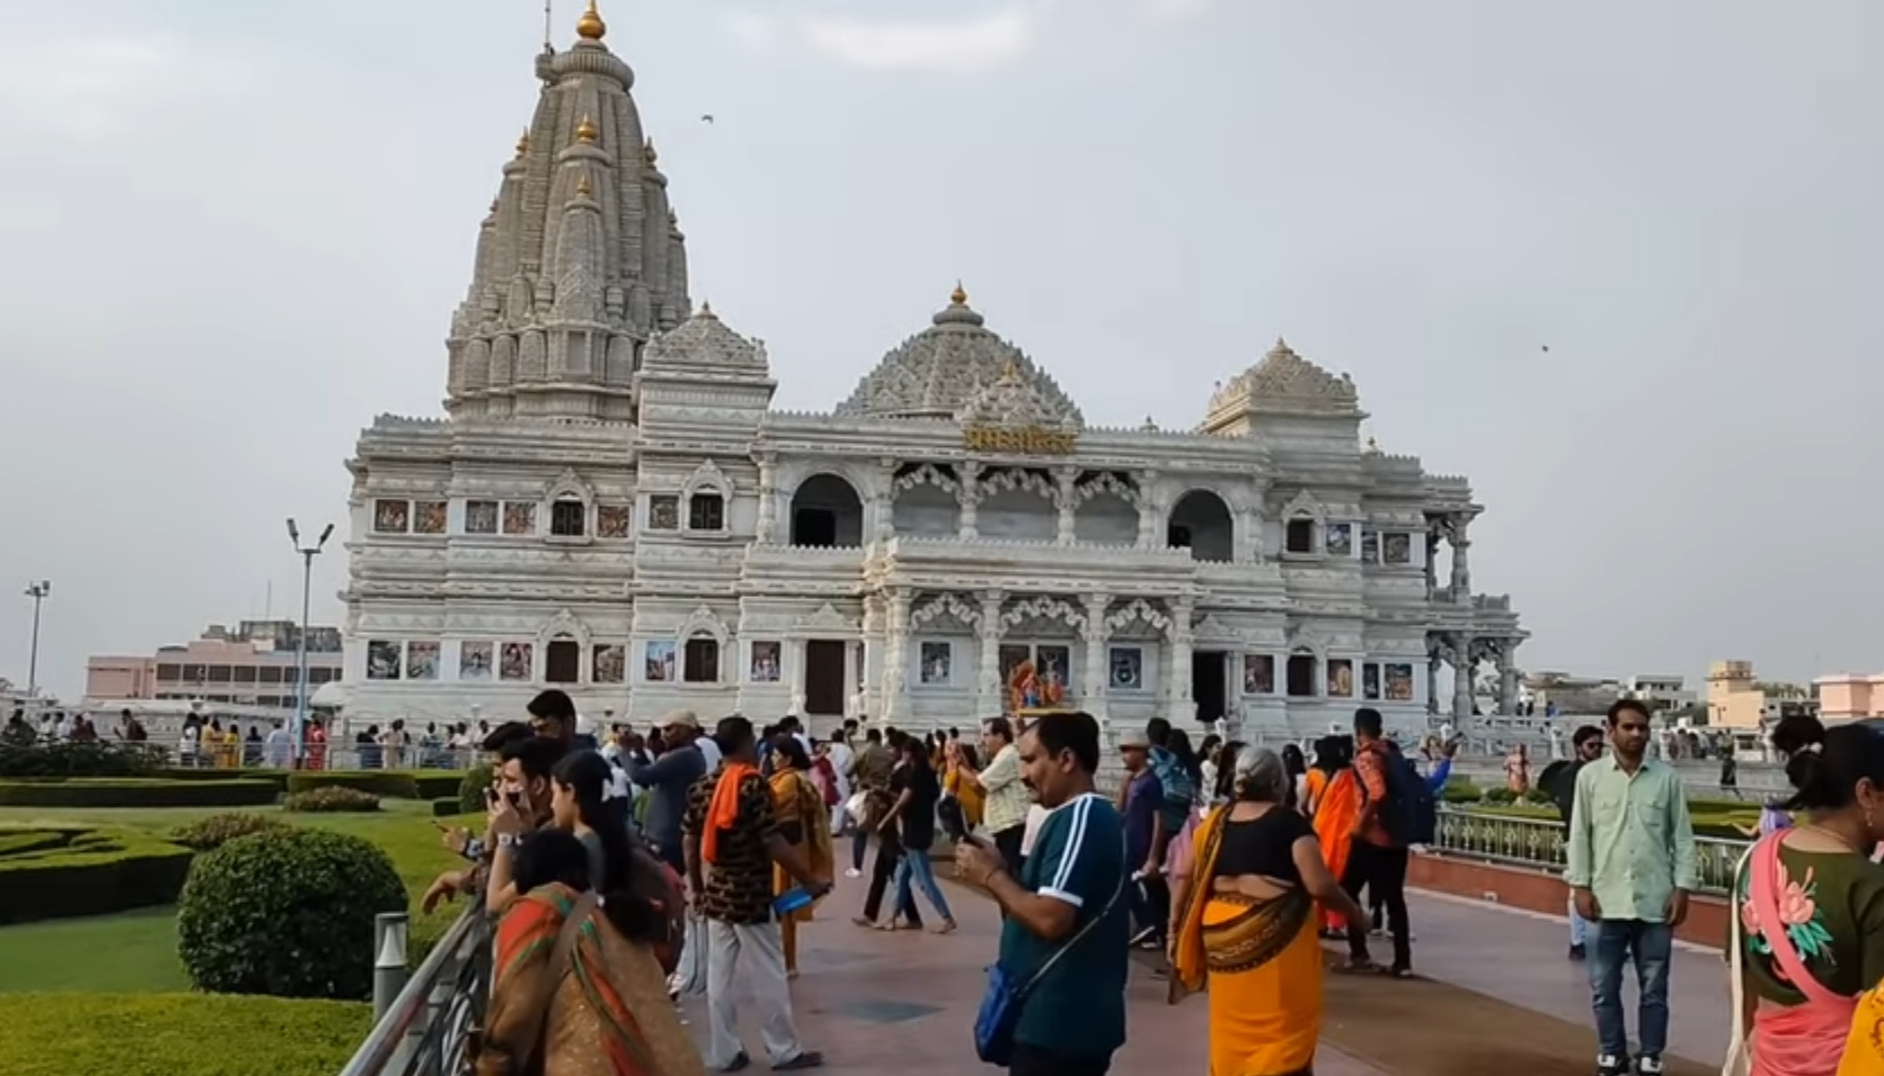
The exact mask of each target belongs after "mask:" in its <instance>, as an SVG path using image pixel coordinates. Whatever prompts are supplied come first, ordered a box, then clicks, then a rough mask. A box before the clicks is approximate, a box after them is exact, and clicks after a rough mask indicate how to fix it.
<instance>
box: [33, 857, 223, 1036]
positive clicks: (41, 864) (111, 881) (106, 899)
mask: <svg viewBox="0 0 1884 1076" xmlns="http://www.w3.org/2000/svg"><path fill="white" fill-rule="evenodd" d="M36 832H39V833H41V834H57V835H58V840H57V843H47V842H45V841H43V840H42V841H41V843H39V844H38V845H37V846H34V847H31V848H30V849H28V850H25V851H16V852H13V853H9V854H3V855H0V924H4V923H30V922H34V921H36V920H40V919H61V918H69V917H72V916H81V915H105V914H108V913H111V912H122V911H129V910H130V909H132V908H148V907H151V906H153V905H161V904H174V903H175V902H176V899H177V894H179V893H181V892H182V891H183V881H184V879H185V878H186V877H188V876H189V872H190V858H191V856H192V855H193V853H192V852H191V851H190V850H189V849H187V848H182V847H179V846H178V845H174V844H171V843H169V842H168V841H162V840H158V839H157V838H155V837H152V836H149V835H147V834H143V833H139V832H136V831H134V830H46V831H36ZM4 1037H5V1036H0V1038H4Z"/></svg>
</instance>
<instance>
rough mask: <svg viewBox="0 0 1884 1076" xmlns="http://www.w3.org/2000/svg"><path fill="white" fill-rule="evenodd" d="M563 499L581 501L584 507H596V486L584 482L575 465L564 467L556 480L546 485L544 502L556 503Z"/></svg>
mask: <svg viewBox="0 0 1884 1076" xmlns="http://www.w3.org/2000/svg"><path fill="white" fill-rule="evenodd" d="M563 500H569V501H581V502H582V507H583V508H584V509H589V508H593V507H595V488H594V487H593V486H591V485H589V484H588V483H587V482H584V481H583V480H582V476H581V475H579V474H577V473H576V469H575V468H574V467H565V468H563V473H562V474H559V475H557V476H556V479H555V481H553V482H551V483H550V484H549V485H548V486H546V487H544V491H543V503H544V504H555V503H556V502H557V501H563Z"/></svg>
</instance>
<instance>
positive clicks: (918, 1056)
mask: <svg viewBox="0 0 1884 1076" xmlns="http://www.w3.org/2000/svg"><path fill="white" fill-rule="evenodd" d="M946 869H947V868H944V870H945V871H946ZM863 888H864V887H863V884H862V880H855V881H853V880H849V879H844V880H840V883H839V885H838V890H837V892H836V893H835V894H833V896H832V897H831V898H830V899H829V900H828V901H827V902H826V904H825V910H824V911H823V913H822V915H823V918H821V919H820V920H819V921H818V922H816V923H813V924H810V925H809V926H807V927H805V928H804V930H803V933H802V935H801V947H802V949H803V957H802V970H803V974H802V976H801V977H800V978H799V979H798V981H797V982H796V983H795V984H794V987H793V998H794V1002H795V1005H796V1011H797V1018H798V1026H799V1031H800V1034H801V1036H802V1038H803V1040H804V1042H805V1044H806V1045H807V1046H808V1047H810V1048H812V1049H818V1050H822V1051H824V1053H825V1055H826V1057H827V1058H828V1060H829V1065H828V1071H831V1072H833V1073H859V1074H861V1073H873V1074H880V1073H884V1072H895V1073H897V1074H898V1076H944V1074H947V1076H958V1074H963V1073H974V1072H978V1071H989V1072H992V1071H993V1070H990V1069H986V1068H985V1067H984V1066H982V1065H981V1064H980V1063H979V1062H978V1061H977V1060H976V1059H975V1056H974V1047H973V1043H972V1041H971V1038H970V1028H971V1027H972V1024H973V1021H974V1011H975V1006H976V1004H977V1002H978V1001H979V1000H980V996H981V988H982V984H983V982H984V976H983V972H982V969H983V968H984V967H985V966H986V965H987V964H988V962H989V961H990V960H991V959H992V958H993V954H994V952H995V948H996V935H997V932H998V929H999V917H998V916H997V915H996V913H995V910H994V907H993V905H992V904H991V903H990V902H988V901H987V900H985V899H984V898H981V897H979V896H977V895H976V894H974V893H973V892H971V891H969V890H967V889H964V888H962V887H960V886H956V885H947V884H945V885H944V887H943V890H944V895H945V896H946V897H947V898H948V900H949V901H950V903H951V904H952V905H953V907H954V911H955V913H956V918H957V920H958V921H959V922H960V924H961V929H960V930H959V931H958V932H957V933H955V934H953V935H950V936H947V937H940V936H936V935H932V934H914V933H906V932H898V933H894V934H886V933H881V932H878V931H873V930H864V929H862V928H859V927H856V926H854V925H852V924H851V922H850V916H851V915H852V914H853V913H854V912H855V911H856V910H857V908H859V907H860V906H861V904H862V900H863ZM925 912H926V909H925ZM1412 917H1413V922H1414V934H1415V937H1416V939H1417V940H1416V944H1415V948H1414V963H1415V965H1416V967H1417V968H1418V970H1419V972H1420V974H1421V976H1422V979H1421V980H1420V981H1415V982H1394V981H1390V980H1384V979H1383V980H1376V979H1372V978H1367V979H1360V978H1354V977H1349V976H1330V977H1329V979H1328V985H1327V1005H1328V1010H1327V1011H1328V1016H1327V1024H1326V1027H1325V1029H1324V1035H1323V1047H1322V1051H1321V1054H1320V1056H1319V1057H1318V1058H1317V1061H1316V1066H1315V1071H1316V1073H1317V1074H1318V1076H1456V1074H1457V1073H1460V1072H1475V1071H1494V1070H1496V1071H1509V1072H1522V1073H1524V1074H1525V1076H1586V1074H1587V1073H1588V1072H1589V1071H1590V1070H1591V1067H1592V1063H1593V1059H1594V1054H1595V1043H1594V1040H1593V1038H1592V1036H1591V1033H1590V1030H1589V1028H1590V1019H1589V987H1588V984H1587V979H1586V977H1585V974H1584V969H1583V966H1582V965H1579V964H1572V963H1570V962H1569V961H1568V960H1566V959H1564V955H1565V947H1566V937H1565V927H1564V925H1563V923H1562V922H1561V921H1556V920H1550V919H1546V918H1543V917H1538V916H1532V915H1527V914H1525V913H1519V912H1512V911H1509V910H1506V909H1502V908H1496V907H1490V906H1485V905H1478V904H1472V903H1468V902H1464V901H1459V900H1454V899H1451V898H1442V897H1434V896H1428V895H1424V894H1416V895H1414V897H1413V900H1412ZM1673 974H1674V979H1673V983H1674V989H1673V998H1672V1001H1673V1009H1674V1026H1673V1029H1672V1034H1671V1038H1672V1042H1671V1050H1672V1052H1673V1053H1674V1054H1676V1055H1678V1057H1677V1058H1674V1059H1671V1065H1670V1072H1671V1073H1672V1074H1675V1076H1703V1074H1705V1073H1708V1072H1717V1071H1719V1067H1720V1063H1721V1059H1722V1054H1723V1052H1724V1047H1725V1044H1726V1036H1727V1027H1726V1010H1727V999H1726V991H1725V983H1724V981H1723V976H1722V969H1721V963H1720V958H1719V957H1718V955H1716V954H1712V953H1701V952H1698V951H1693V950H1685V949H1684V950H1681V951H1678V952H1677V954H1676V966H1675V969H1674V973H1673ZM1164 996H1165V993H1164V983H1163V982H1162V981H1160V980H1158V979H1155V978H1154V977H1153V976H1152V973H1151V968H1150V966H1149V965H1148V964H1144V963H1141V964H1140V965H1138V966H1136V967H1135V968H1134V972H1133V977H1132V985H1131V988H1130V1003H1131V1007H1130V1011H1129V1017H1128V1020H1129V1024H1128V1026H1129V1037H1130V1041H1129V1042H1128V1043H1127V1044H1126V1046H1125V1048H1124V1049H1123V1050H1122V1051H1120V1053H1119V1055H1118V1057H1117V1060H1116V1061H1115V1063H1114V1065H1113V1072H1115V1073H1120V1074H1131V1073H1153V1072H1155V1073H1168V1074H1169V1076H1190V1074H1198V1076H1201V1074H1202V1073H1204V1072H1206V1071H1207V1069H1208V1063H1207V1061H1206V1056H1205V1041H1206V1026H1205V1025H1206V1012H1205V1001H1204V999H1203V998H1193V999H1191V1000H1189V1001H1187V1002H1186V1003H1184V1004H1182V1005H1178V1006H1176V1007H1172V1006H1168V1005H1166V1004H1165V1001H1164ZM1629 1008H1630V1012H1631V1017H1630V1019H1631V1023H1632V1024H1633V1022H1634V1017H1633V1009H1634V1005H1633V1002H1632V1001H1631V1002H1630V1004H1629ZM689 1014H690V1017H691V1018H692V1019H693V1020H694V1021H695V1022H696V1023H697V1024H698V1023H702V1022H704V1020H705V1013H704V1011H703V1009H702V1007H701V1005H700V1004H699V1002H697V1001H695V1002H693V1003H691V1004H690V1006H689ZM744 1015H746V1020H745V1024H746V1026H745V1027H744V1029H743V1030H744V1038H745V1040H746V1042H747V1043H748V1048H749V1049H751V1050H752V1051H753V1052H754V1053H755V1060H760V1058H759V1057H758V1056H757V1055H758V1054H759V1053H760V1052H761V1048H760V1046H759V1042H760V1039H759V1035H758V1027H757V1021H756V1020H754V1019H752V1018H751V1017H750V1014H749V1013H748V1014H744ZM886 1032H887V1034H886ZM1684 1061H1685V1062H1686V1063H1684ZM1487 1066H1491V1067H1490V1068H1487ZM753 1071H764V1067H763V1063H761V1064H759V1065H755V1067H754V1070H753Z"/></svg>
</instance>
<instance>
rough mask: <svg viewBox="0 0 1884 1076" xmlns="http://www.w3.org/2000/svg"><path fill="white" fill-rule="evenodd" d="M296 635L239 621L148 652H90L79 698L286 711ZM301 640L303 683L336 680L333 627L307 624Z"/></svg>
mask: <svg viewBox="0 0 1884 1076" xmlns="http://www.w3.org/2000/svg"><path fill="white" fill-rule="evenodd" d="M296 642H297V636H296V629H295V625H294V624H292V623H291V622H287V621H272V620H264V621H244V622H242V624H241V625H240V626H239V627H238V628H237V629H236V630H234V631H230V630H229V629H227V628H224V627H223V626H221V625H219V624H212V625H211V626H210V627H209V629H208V630H207V631H205V632H204V633H203V635H202V637H201V638H199V639H195V640H192V641H191V642H188V643H185V644H183V645H182V646H165V647H160V648H158V650H157V652H156V653H155V654H152V655H149V656H124V655H115V654H112V655H99V656H95V657H92V658H90V659H88V660H87V661H86V663H85V700H86V703H87V704H88V705H91V704H98V703H107V702H113V701H118V700H124V699H179V700H190V699H202V700H203V701H205V702H211V703H229V704H234V705H241V706H263V707H278V708H280V709H283V710H291V709H293V708H294V705H295V696H296V690H295V683H296V680H297V679H298V676H299V671H300V670H299V668H298V667H297V662H298V660H299V656H298V654H297V653H296V651H295V646H296ZM308 642H309V648H308V655H307V665H308V669H307V678H308V683H309V685H311V686H312V687H313V688H315V689H318V688H319V687H320V686H321V685H322V684H325V683H327V682H328V681H330V680H338V679H340V668H341V650H340V633H339V631H338V630H337V629H334V628H319V627H316V628H311V629H309V631H308Z"/></svg>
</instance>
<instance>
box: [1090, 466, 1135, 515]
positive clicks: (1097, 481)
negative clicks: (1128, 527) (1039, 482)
mask: <svg viewBox="0 0 1884 1076" xmlns="http://www.w3.org/2000/svg"><path fill="white" fill-rule="evenodd" d="M1106 496H1112V497H1117V498H1119V499H1120V500H1122V501H1124V502H1125V503H1126V504H1129V505H1131V506H1132V507H1133V508H1139V507H1142V506H1143V504H1144V501H1145V498H1144V497H1143V496H1142V495H1140V493H1139V491H1138V489H1137V488H1136V487H1134V486H1133V485H1132V484H1131V483H1129V482H1121V481H1119V476H1118V475H1116V474H1113V473H1112V472H1111V471H1102V472H1100V474H1099V477H1097V478H1093V479H1088V480H1087V481H1085V482H1082V483H1080V484H1079V485H1078V486H1077V487H1075V488H1074V490H1073V499H1074V500H1075V501H1077V502H1078V503H1080V504H1085V503H1086V502H1087V501H1090V500H1094V499H1095V498H1099V497H1106Z"/></svg>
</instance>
